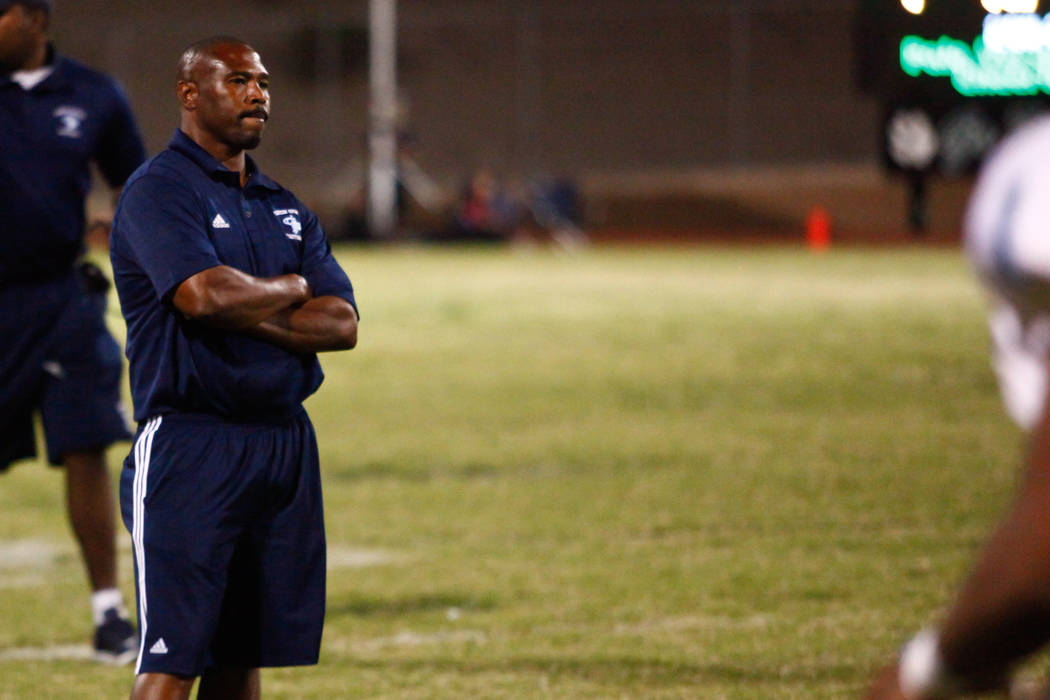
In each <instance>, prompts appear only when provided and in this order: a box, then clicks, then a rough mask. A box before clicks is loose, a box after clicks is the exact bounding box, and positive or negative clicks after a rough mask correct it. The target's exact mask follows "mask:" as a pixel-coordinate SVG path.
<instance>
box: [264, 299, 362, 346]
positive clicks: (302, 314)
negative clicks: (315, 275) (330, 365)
mask: <svg viewBox="0 0 1050 700" xmlns="http://www.w3.org/2000/svg"><path fill="white" fill-rule="evenodd" d="M247 332H248V333H250V334H251V335H254V336H256V337H258V338H262V339H264V340H268V341H270V342H271V343H274V344H275V345H279V346H281V347H282V348H284V349H286V350H289V351H291V352H296V353H302V354H306V353H313V352H326V351H330V350H349V349H350V348H353V347H354V346H355V345H356V344H357V313H356V312H355V311H354V307H353V306H351V305H350V304H349V303H348V302H346V301H345V300H343V299H340V298H339V297H331V296H325V297H316V298H314V299H310V300H309V301H307V302H306V303H305V304H303V305H302V306H299V307H296V308H290V309H283V310H281V311H279V312H277V313H275V314H273V315H272V316H270V317H269V318H267V319H265V320H263V321H262V322H260V323H258V324H257V325H255V326H253V327H251V328H249V329H247Z"/></svg>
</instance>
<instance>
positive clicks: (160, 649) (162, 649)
mask: <svg viewBox="0 0 1050 700" xmlns="http://www.w3.org/2000/svg"><path fill="white" fill-rule="evenodd" d="M149 653H151V654H167V653H168V645H167V644H165V643H164V637H161V638H160V639H158V640H157V643H156V644H154V645H153V646H151V647H150V648H149Z"/></svg>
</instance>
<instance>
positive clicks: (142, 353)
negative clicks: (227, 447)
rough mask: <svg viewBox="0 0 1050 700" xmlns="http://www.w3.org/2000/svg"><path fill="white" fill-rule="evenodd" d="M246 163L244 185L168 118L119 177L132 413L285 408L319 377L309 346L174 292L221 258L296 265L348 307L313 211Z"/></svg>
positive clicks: (281, 411)
mask: <svg viewBox="0 0 1050 700" xmlns="http://www.w3.org/2000/svg"><path fill="white" fill-rule="evenodd" d="M247 173H248V179H247V184H246V185H245V186H244V187H243V188H242V187H241V186H240V176H239V175H238V173H235V172H232V171H230V170H228V169H227V168H226V167H224V166H223V165H222V164H221V163H219V161H218V160H216V159H215V158H214V157H212V156H211V155H209V154H208V153H207V152H206V151H205V150H204V149H203V148H201V147H200V146H199V145H197V144H196V143H195V142H193V141H192V140H191V139H190V138H189V137H188V136H186V135H185V134H184V133H183V132H182V131H179V130H177V131H176V132H175V137H174V138H173V139H172V141H171V143H170V144H169V145H168V148H167V149H166V150H164V151H162V152H161V153H160V154H158V155H157V156H155V157H153V158H151V159H150V160H148V161H147V162H146V163H144V164H143V165H142V167H140V168H139V169H138V170H137V171H135V173H134V174H133V175H132V176H131V178H129V179H128V182H127V184H126V185H125V186H124V192H123V193H122V194H121V197H120V202H119V204H118V206H117V212H116V215H115V217H114V222H113V231H112V234H111V236H110V257H111V259H112V261H113V275H114V280H115V282H116V287H117V293H118V294H119V296H120V306H121V310H122V311H123V313H124V318H125V320H126V321H127V325H128V338H127V350H126V352H127V356H128V360H129V362H130V368H129V374H130V378H131V396H132V400H133V402H134V405H135V420H137V421H140V422H141V421H144V420H146V419H148V418H150V417H152V416H156V415H159V414H166V413H173V412H192V413H205V414H213V415H217V416H222V417H226V418H232V419H255V418H263V419H265V418H276V417H282V416H286V415H290V414H292V413H294V412H295V411H296V410H298V408H299V406H300V404H301V403H302V401H303V400H304V399H305V398H306V397H307V396H309V395H310V394H312V393H313V392H314V391H316V390H317V387H318V386H320V384H321V380H322V379H323V376H324V375H323V374H322V372H321V365H320V363H319V362H318V361H317V355H316V354H309V355H300V354H296V353H292V352H289V351H288V350H284V349H283V348H280V347H278V346H276V345H274V344H272V343H269V342H266V341H264V340H260V339H258V338H254V337H251V336H249V335H246V334H244V333H238V332H232V331H226V330H220V329H215V328H210V327H208V326H205V325H203V324H201V323H197V322H193V321H188V320H186V319H185V318H183V317H182V316H181V315H180V314H179V313H178V311H176V309H175V307H174V306H173V304H172V297H173V296H174V294H175V289H176V288H177V287H178V286H179V284H181V283H182V282H183V281H184V280H186V279H188V278H189V277H192V276H193V275H195V274H197V273H198V272H201V271H203V270H206V269H208V268H211V267H215V266H218V265H228V266H230V267H234V268H237V269H238V270H241V271H242V272H246V273H248V274H250V275H253V276H256V277H274V276H277V275H283V274H288V273H295V274H300V275H302V276H303V277H305V278H306V280H307V281H308V282H309V283H310V288H311V289H312V290H313V292H314V295H315V296H338V297H341V298H343V299H346V300H347V301H348V302H350V303H351V304H353V305H354V307H355V309H356V302H355V301H354V291H353V287H352V286H351V284H350V280H349V278H348V277H347V276H346V273H345V272H343V270H342V268H341V267H340V266H339V264H338V263H337V262H336V260H335V258H334V257H333V256H332V249H331V246H329V244H328V241H327V239H326V238H325V235H324V231H323V230H322V229H321V226H320V224H319V223H318V220H317V217H316V216H315V215H314V214H313V212H311V211H310V210H309V209H307V208H306V207H305V206H304V205H303V203H302V202H300V201H299V200H298V199H297V198H296V197H295V196H294V195H293V194H292V193H291V192H289V191H288V190H286V189H284V188H283V187H281V186H280V185H278V184H277V183H275V182H274V181H273V180H271V179H269V178H268V177H266V176H265V175H263V174H262V173H261V172H259V170H258V168H257V167H256V165H255V162H254V161H253V160H252V159H251V158H248V159H247Z"/></svg>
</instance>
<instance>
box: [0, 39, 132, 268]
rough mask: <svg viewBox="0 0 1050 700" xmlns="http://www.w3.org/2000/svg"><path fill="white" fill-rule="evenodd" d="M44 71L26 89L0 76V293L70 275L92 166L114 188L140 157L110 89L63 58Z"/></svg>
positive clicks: (122, 101) (123, 104)
mask: <svg viewBox="0 0 1050 700" xmlns="http://www.w3.org/2000/svg"><path fill="white" fill-rule="evenodd" d="M52 65H53V66H54V71H53V72H52V73H51V75H50V76H48V77H47V78H46V79H45V80H44V81H42V82H41V83H39V84H38V85H36V86H35V87H33V89H31V90H25V89H23V88H22V86H21V85H19V84H18V83H16V82H15V81H13V80H12V79H11V77H10V76H9V75H6V74H0V287H2V286H4V285H5V284H9V283H17V282H34V281H41V280H46V279H49V278H53V277H56V276H59V275H62V274H64V273H66V272H68V271H69V270H70V269H71V267H72V264H73V261H74V260H75V259H76V257H77V256H78V255H79V254H80V252H81V248H82V245H83V236H84V198H85V196H86V195H87V193H88V190H89V189H90V188H91V162H92V161H94V162H95V163H97V164H98V167H99V170H100V171H101V172H102V175H103V176H104V177H105V179H106V180H107V181H108V182H109V184H110V185H112V186H114V187H118V186H120V185H122V184H123V183H124V181H125V180H126V179H127V178H128V176H129V175H131V173H132V172H133V171H134V170H135V168H137V167H138V166H139V165H141V164H142V161H143V160H145V159H146V152H145V149H144V148H143V146H142V138H141V137H140V135H139V131H138V128H137V127H136V126H135V120H134V119H133V118H132V115H131V108H130V107H129V106H128V101H127V99H126V98H125V97H124V94H123V93H122V92H121V90H120V88H119V87H118V86H117V84H116V83H115V82H114V81H113V80H112V79H110V78H108V77H107V76H105V75H103V74H101V73H98V72H96V71H94V70H91V69H90V68H87V67H86V66H83V65H81V64H80V63H77V62H76V61H73V60H72V59H69V58H65V57H62V56H54V55H53V57H52Z"/></svg>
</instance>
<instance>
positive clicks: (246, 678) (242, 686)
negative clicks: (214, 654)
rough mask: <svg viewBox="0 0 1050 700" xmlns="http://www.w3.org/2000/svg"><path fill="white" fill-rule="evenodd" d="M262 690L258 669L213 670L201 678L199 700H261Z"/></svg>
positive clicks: (222, 668) (231, 667) (230, 668)
mask: <svg viewBox="0 0 1050 700" xmlns="http://www.w3.org/2000/svg"><path fill="white" fill-rule="evenodd" d="M261 688H262V683H261V680H260V674H259V669H257V668H239V667H234V666H225V667H220V668H211V669H208V670H207V671H205V672H204V674H203V675H202V676H201V687H200V690H198V691H197V700H259V697H260V695H261V692H262V690H261Z"/></svg>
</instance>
